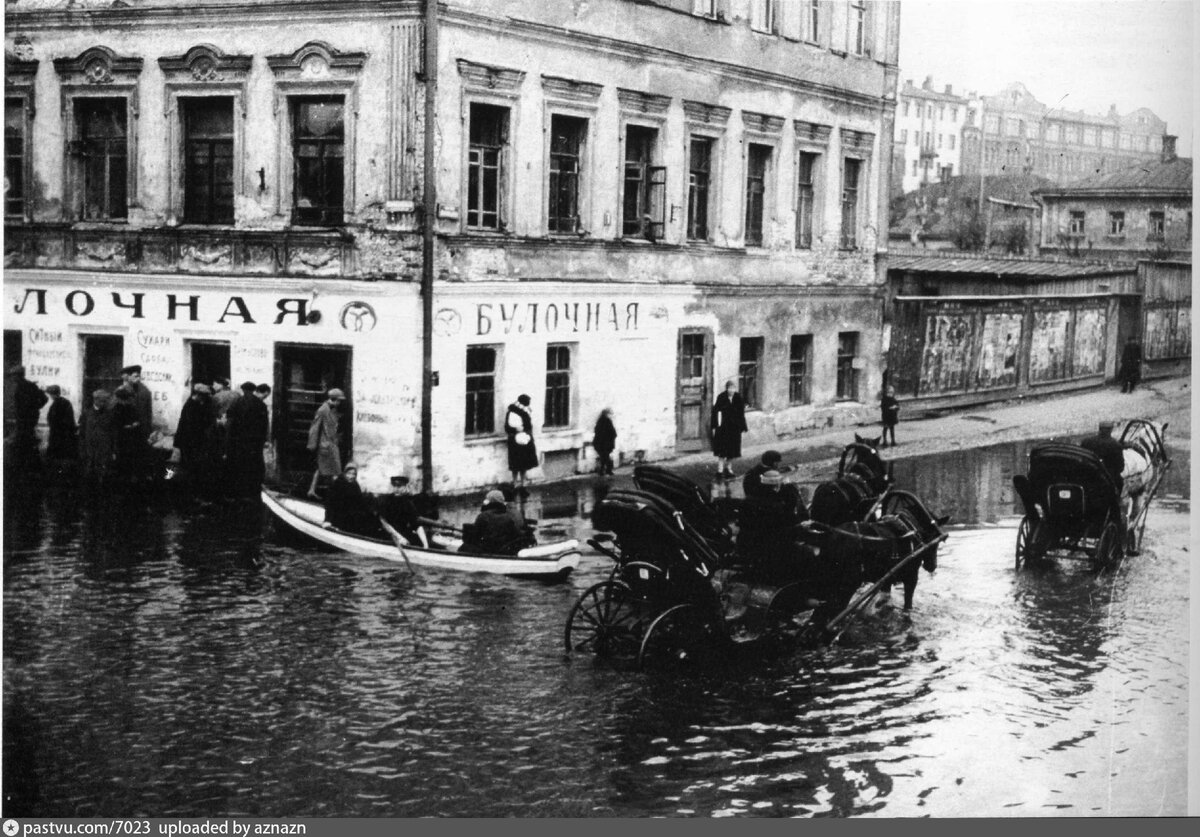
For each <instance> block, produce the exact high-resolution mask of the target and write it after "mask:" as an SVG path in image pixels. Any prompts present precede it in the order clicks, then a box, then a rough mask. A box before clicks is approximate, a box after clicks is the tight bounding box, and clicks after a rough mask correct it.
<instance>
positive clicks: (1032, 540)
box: [1015, 515, 1044, 570]
mask: <svg viewBox="0 0 1200 837" xmlns="http://www.w3.org/2000/svg"><path fill="white" fill-rule="evenodd" d="M1040 529H1041V526H1040V525H1039V524H1038V522H1037V521H1036V520H1035V519H1034V518H1032V517H1030V516H1029V515H1025V516H1024V517H1022V518H1021V525H1020V526H1019V527H1018V528H1017V549H1016V563H1015V568H1016V569H1018V570H1019V569H1021V565H1022V564H1028V563H1029V562H1030V561H1037V560H1038V559H1039V558H1041V557H1042V554H1043V552H1044V550H1043V549H1042V548H1041V546H1040V544H1039V540H1040V539H1041V535H1042V533H1041V531H1040Z"/></svg>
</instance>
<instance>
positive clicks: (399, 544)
mask: <svg viewBox="0 0 1200 837" xmlns="http://www.w3.org/2000/svg"><path fill="white" fill-rule="evenodd" d="M379 523H380V525H382V526H383V530H384V531H385V532H387V533H388V536H389V537H390V538H391V539H392V543H394V544H395V545H396V549H398V550H400V557H401V558H403V559H404V565H405V566H406V567H408V571H409V572H410V573H412V574H413V575H416V574H417V571H416V570H414V569H413V565H412V562H411V561H409V560H408V553H407V552H405V551H404V538H402V537H400V533H399V532H397V531H396V530H395V529H394V528H392V525H391V524H390V523H388V522H387V521H386V520H384V519H383V516H382V515H380V516H379Z"/></svg>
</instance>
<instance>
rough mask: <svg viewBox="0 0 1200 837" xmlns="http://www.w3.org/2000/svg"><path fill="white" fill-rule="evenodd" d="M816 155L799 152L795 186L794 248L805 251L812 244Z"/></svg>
mask: <svg viewBox="0 0 1200 837" xmlns="http://www.w3.org/2000/svg"><path fill="white" fill-rule="evenodd" d="M816 167H817V155H816V154H814V153H812V152H810V151H801V152H800V160H799V166H798V168H799V171H800V173H799V177H798V178H797V180H798V182H797V184H796V246H797V247H800V248H803V249H805V250H807V249H809V248H811V247H812V243H813V214H814V212H813V211H814V205H815V199H816V195H815V193H814V191H813V186H814V181H815V174H816Z"/></svg>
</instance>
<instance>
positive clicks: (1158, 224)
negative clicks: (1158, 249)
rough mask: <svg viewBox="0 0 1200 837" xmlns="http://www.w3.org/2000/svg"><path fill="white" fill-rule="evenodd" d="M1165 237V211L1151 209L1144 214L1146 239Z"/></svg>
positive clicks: (1161, 238)
mask: <svg viewBox="0 0 1200 837" xmlns="http://www.w3.org/2000/svg"><path fill="white" fill-rule="evenodd" d="M1166 237H1167V213H1166V212H1165V211H1163V210H1161V209H1151V210H1150V211H1149V212H1148V213H1147V215H1146V240H1147V241H1165V240H1166Z"/></svg>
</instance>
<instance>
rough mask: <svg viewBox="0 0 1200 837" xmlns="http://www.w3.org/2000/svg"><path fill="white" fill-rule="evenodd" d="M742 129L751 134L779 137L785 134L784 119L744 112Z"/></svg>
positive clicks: (748, 111)
mask: <svg viewBox="0 0 1200 837" xmlns="http://www.w3.org/2000/svg"><path fill="white" fill-rule="evenodd" d="M742 127H743V128H744V129H745V130H747V131H750V132H751V133H755V134H764V135H767V136H772V137H777V136H779V135H780V134H782V133H783V117H782V116H772V115H771V114H769V113H755V112H754V111H751V110H744V111H742Z"/></svg>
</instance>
